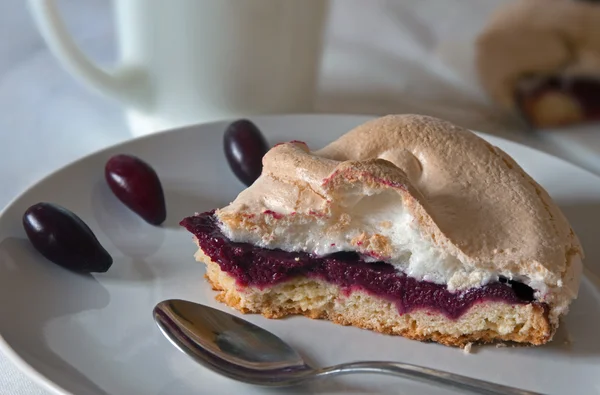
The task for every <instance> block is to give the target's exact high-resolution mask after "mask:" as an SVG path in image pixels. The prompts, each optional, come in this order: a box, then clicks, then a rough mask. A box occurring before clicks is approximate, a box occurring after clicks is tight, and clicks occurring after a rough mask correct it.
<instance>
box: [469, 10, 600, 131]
mask: <svg viewBox="0 0 600 395" xmlns="http://www.w3.org/2000/svg"><path fill="white" fill-rule="evenodd" d="M477 68H478V71H479V75H480V79H481V82H482V84H483V87H484V88H485V89H486V90H487V91H488V92H489V93H490V95H491V96H492V97H493V99H495V100H496V101H497V102H498V103H500V104H501V105H502V106H504V107H505V108H507V109H513V110H518V111H519V112H520V113H521V114H523V115H524V117H525V119H526V120H527V121H528V122H529V123H530V124H531V125H532V126H534V127H539V128H544V127H560V126H566V125H571V124H577V123H582V122H591V121H600V2H597V1H586V0H578V1H574V0H517V1H512V2H509V3H508V4H506V5H503V6H502V7H500V8H499V9H498V11H497V12H496V13H494V15H493V16H492V18H491V20H490V22H489V24H488V25H487V27H486V28H485V29H484V31H483V32H482V33H481V35H480V36H479V37H478V40H477Z"/></svg>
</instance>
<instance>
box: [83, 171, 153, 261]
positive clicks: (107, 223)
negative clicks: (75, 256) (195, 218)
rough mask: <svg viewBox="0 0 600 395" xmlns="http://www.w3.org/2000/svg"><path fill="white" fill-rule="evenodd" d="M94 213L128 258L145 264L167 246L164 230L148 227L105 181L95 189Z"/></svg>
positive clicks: (109, 237) (99, 224)
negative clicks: (151, 256)
mask: <svg viewBox="0 0 600 395" xmlns="http://www.w3.org/2000/svg"><path fill="white" fill-rule="evenodd" d="M92 210H93V213H94V218H95V219H96V221H97V222H98V226H99V227H100V229H101V230H102V232H104V234H105V235H106V237H107V238H108V239H109V240H110V241H111V242H112V244H113V245H114V247H115V248H116V249H118V250H119V251H120V252H121V253H122V254H123V255H125V256H128V257H131V258H132V259H134V260H138V261H139V260H143V259H144V258H146V257H148V256H150V255H153V254H155V253H156V252H157V251H158V250H159V248H160V247H161V245H162V244H163V243H164V240H165V234H164V229H162V228H161V227H159V226H153V225H150V224H148V223H147V222H146V221H144V220H143V219H142V218H141V217H140V216H138V215H137V214H136V213H134V212H133V211H131V210H130V209H129V208H127V207H126V206H125V205H124V204H123V203H121V201H119V199H117V197H116V196H115V195H114V194H113V193H112V191H111V190H110V188H109V187H108V185H106V183H105V182H103V181H102V182H98V183H96V185H95V186H94V188H93V191H92Z"/></svg>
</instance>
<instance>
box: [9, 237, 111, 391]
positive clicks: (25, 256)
mask: <svg viewBox="0 0 600 395" xmlns="http://www.w3.org/2000/svg"><path fill="white" fill-rule="evenodd" d="M31 254H37V252H36V251H34V250H33V248H32V247H31V246H30V244H29V242H28V241H27V240H25V239H20V238H14V237H9V238H6V239H4V240H2V241H1V242H0V271H1V272H2V286H1V287H0V300H2V303H1V304H0V316H2V317H3V319H2V321H0V333H1V334H2V336H3V337H4V339H5V340H6V341H7V343H8V344H10V345H11V347H12V348H13V349H14V350H15V351H16V352H17V353H18V354H19V355H21V356H22V357H23V358H24V359H25V360H26V361H27V363H29V364H30V365H31V366H33V368H34V369H36V370H37V371H39V372H40V373H41V374H43V375H45V376H46V377H52V381H54V382H55V383H56V384H58V385H59V386H61V387H63V388H69V390H71V391H73V390H75V391H76V393H81V394H93V395H104V394H107V392H105V391H104V390H103V389H102V388H100V387H98V386H97V385H96V384H95V383H93V382H92V381H91V380H90V379H89V378H87V377H86V376H85V375H84V374H83V373H81V372H80V371H79V370H78V369H77V368H76V367H75V366H74V365H73V364H72V363H69V362H68V361H66V360H65V359H63V358H62V357H61V356H60V355H58V354H57V353H56V352H55V351H54V350H52V349H51V348H50V347H49V346H48V344H47V343H46V342H45V341H44V339H45V338H46V333H45V329H46V328H47V327H48V325H49V324H50V323H51V322H52V321H54V320H56V319H57V318H59V317H65V316H72V315H75V314H77V313H80V312H88V311H93V310H98V309H102V308H104V307H106V306H107V305H108V303H109V301H110V296H109V293H108V291H107V290H106V289H105V288H104V287H103V286H102V285H100V283H99V282H98V281H96V280H95V279H94V277H93V276H91V275H78V274H75V273H71V272H69V271H67V270H65V269H63V268H61V267H59V266H56V265H54V264H53V263H51V262H47V261H45V260H44V259H43V258H41V259H32V258H31ZM74 276H78V277H80V278H77V279H76V280H77V281H73V280H74ZM67 284H68V285H67ZM24 288H25V289H24ZM77 288H85V289H81V290H79V289H77ZM78 291H81V292H78ZM84 295H85V297H82V296H84ZM11 317H13V318H14V321H12V322H11ZM82 331H83V330H82ZM88 339H89V337H88ZM89 340H90V341H93V340H92V339H89ZM72 346H73V347H86V348H88V347H89V348H90V349H93V344H80V343H77V344H73V345H72Z"/></svg>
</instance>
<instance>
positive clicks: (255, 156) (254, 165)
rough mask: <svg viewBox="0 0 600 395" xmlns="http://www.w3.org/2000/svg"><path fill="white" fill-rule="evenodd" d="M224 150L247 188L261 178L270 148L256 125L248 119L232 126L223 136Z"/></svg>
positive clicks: (231, 166) (230, 164) (231, 165)
mask: <svg viewBox="0 0 600 395" xmlns="http://www.w3.org/2000/svg"><path fill="white" fill-rule="evenodd" d="M223 148H224V150H225V157H226V158H227V162H228V163H229V167H230V168H231V170H232V171H233V173H234V174H235V175H236V176H237V178H238V179H239V180H240V181H241V182H243V183H244V184H245V185H246V186H249V185H251V184H252V183H253V182H254V181H256V179H257V178H258V177H260V173H261V172H262V158H263V156H264V155H265V154H266V153H267V151H268V150H269V146H268V145H267V140H266V139H265V138H264V136H263V135H262V133H261V132H260V130H258V128H257V127H256V125H255V124H253V123H252V122H251V121H249V120H247V119H241V120H238V121H235V122H233V123H232V124H230V125H229V126H228V127H227V129H226V130H225V134H224V135H223Z"/></svg>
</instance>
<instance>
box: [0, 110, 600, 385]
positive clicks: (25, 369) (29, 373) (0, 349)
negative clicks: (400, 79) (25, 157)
mask: <svg viewBox="0 0 600 395" xmlns="http://www.w3.org/2000/svg"><path fill="white" fill-rule="evenodd" d="M382 116H383V115H375V114H352V113H298V114H296V113H292V114H264V115H248V116H246V117H238V118H226V119H221V120H217V121H212V122H203V123H195V124H190V125H185V126H181V127H176V128H171V129H164V130H159V131H157V132H154V133H150V134H147V135H143V136H131V138H127V139H125V140H123V141H120V142H117V143H114V144H110V145H108V146H106V147H103V148H100V149H97V150H95V151H92V152H89V153H87V154H85V155H83V156H81V157H79V158H77V159H75V160H73V161H71V162H68V163H66V164H64V165H62V166H60V167H58V168H57V169H55V170H53V171H51V172H49V173H48V174H46V175H44V176H42V177H40V178H38V179H36V180H34V181H32V182H31V183H30V184H29V185H27V186H26V187H25V188H24V189H23V190H22V191H21V192H20V193H19V194H17V195H16V196H15V197H14V198H12V199H11V200H10V201H9V202H8V203H7V204H6V206H4V207H3V208H2V209H1V210H0V221H1V220H2V218H3V217H4V216H5V215H6V213H7V212H8V211H10V210H11V209H12V208H13V206H14V205H15V204H16V203H17V202H18V201H19V200H20V199H22V198H23V197H24V196H26V195H27V194H28V193H29V192H30V191H31V190H32V189H33V188H35V187H36V186H37V185H38V184H40V183H43V182H45V181H47V180H48V179H50V178H52V177H54V176H55V175H56V174H58V173H60V172H62V171H64V170H65V169H67V168H70V167H73V166H77V165H78V164H79V163H81V162H84V161H86V160H88V159H89V158H90V157H93V156H96V155H101V154H102V153H104V152H107V151H110V150H113V149H115V148H118V147H121V146H125V145H129V144H133V143H137V142H139V141H144V140H147V139H153V138H156V137H157V136H162V135H166V134H171V133H178V132H183V131H186V130H189V129H193V128H203V127H210V126H212V125H218V124H223V123H229V122H233V121H234V120H236V119H242V118H245V119H249V120H251V121H252V122H260V121H261V120H268V119H273V118H287V117H291V118H299V119H301V118H332V119H335V118H346V119H352V118H354V119H356V120H357V121H359V122H367V121H369V120H372V119H376V118H380V117H382ZM357 125H358V124H357ZM468 130H470V131H471V132H473V133H475V134H476V135H478V136H479V137H481V138H483V139H484V140H486V141H488V142H490V141H489V139H491V140H496V141H501V142H502V143H506V144H508V145H514V146H518V147H519V148H521V149H525V150H529V151H531V152H535V153H536V155H543V156H546V157H548V158H551V159H552V160H555V161H558V162H560V163H561V164H562V165H566V166H568V167H571V168H572V169H576V170H578V171H582V172H584V173H586V174H587V175H589V176H591V177H593V178H596V179H597V180H598V181H600V175H596V174H594V173H592V172H591V171H589V170H587V169H584V168H582V167H579V166H577V165H576V164H574V163H572V162H569V161H567V160H565V159H562V158H559V157H557V156H555V155H552V154H550V153H547V152H544V151H541V150H538V149H536V148H533V147H530V146H527V145H525V144H522V143H520V142H516V141H513V140H510V139H507V138H504V137H500V136H496V135H493V134H489V133H485V132H479V131H475V130H471V129H468ZM490 143H492V142H490ZM582 280H587V281H589V282H590V283H591V285H592V286H596V287H598V289H600V277H596V276H595V275H594V274H593V273H591V272H590V271H589V269H587V268H586V266H585V264H584V276H583V279H582ZM0 353H2V354H3V355H4V356H5V357H6V359H7V360H8V361H9V362H10V363H12V364H13V366H14V367H16V368H17V369H18V370H19V371H20V372H21V373H23V374H24V375H25V376H26V377H27V378H29V379H30V380H31V381H32V382H34V383H35V384H37V385H39V386H40V387H42V388H43V389H44V390H46V391H48V392H50V393H52V394H53V395H74V394H73V393H71V392H69V391H67V390H66V389H64V388H63V387H62V386H60V385H58V384H56V383H55V382H54V381H52V380H51V379H50V378H48V377H46V375H44V374H42V373H40V372H39V371H37V370H36V369H35V368H34V367H33V366H31V365H30V364H29V363H28V362H26V361H25V359H23V357H21V355H20V354H19V353H18V352H17V351H16V350H15V349H14V348H13V347H12V346H11V345H10V344H9V343H8V342H7V341H6V339H5V338H4V337H3V336H2V333H0Z"/></svg>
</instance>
